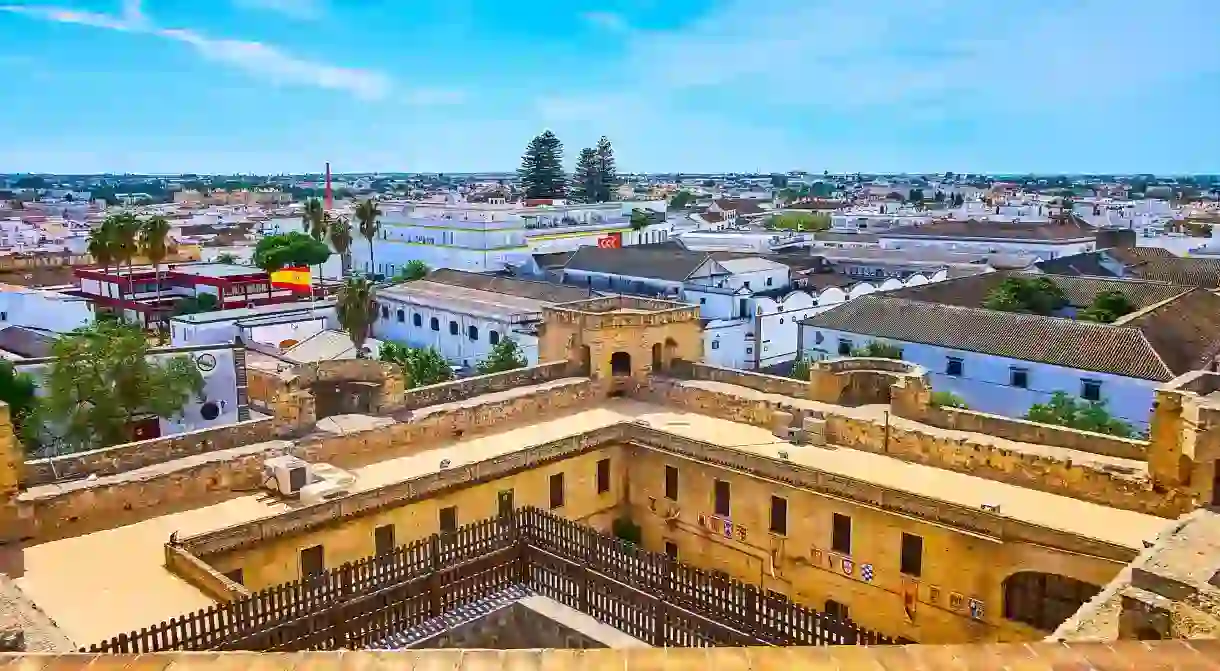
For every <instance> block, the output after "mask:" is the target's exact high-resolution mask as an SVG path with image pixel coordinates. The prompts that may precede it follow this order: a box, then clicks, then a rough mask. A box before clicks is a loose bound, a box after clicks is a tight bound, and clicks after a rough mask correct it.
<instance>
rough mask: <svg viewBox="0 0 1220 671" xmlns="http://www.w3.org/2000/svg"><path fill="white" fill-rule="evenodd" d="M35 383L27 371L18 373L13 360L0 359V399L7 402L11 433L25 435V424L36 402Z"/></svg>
mask: <svg viewBox="0 0 1220 671" xmlns="http://www.w3.org/2000/svg"><path fill="white" fill-rule="evenodd" d="M37 386H38V385H37V383H35V381H34V378H33V376H31V375H30V374H29V373H19V372H17V369H16V368H14V367H13V362H12V361H9V360H7V359H0V401H4V402H5V403H7V404H8V411H9V417H11V418H12V422H13V433H15V434H16V435H18V436H25V435H26V431H25V424H26V420H27V419H28V418H29V416H30V413H31V412H32V411H33V410H34V407H35V405H36V404H37V402H38V397H37V395H36V389H37Z"/></svg>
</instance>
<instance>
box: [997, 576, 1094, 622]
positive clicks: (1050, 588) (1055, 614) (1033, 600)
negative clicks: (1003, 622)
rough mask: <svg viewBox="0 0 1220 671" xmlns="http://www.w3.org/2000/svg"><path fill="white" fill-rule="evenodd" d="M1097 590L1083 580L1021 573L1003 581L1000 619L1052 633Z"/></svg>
mask: <svg viewBox="0 0 1220 671" xmlns="http://www.w3.org/2000/svg"><path fill="white" fill-rule="evenodd" d="M1100 591H1101V588H1100V587H1098V586H1097V585H1094V584H1091V583H1087V582H1084V581H1083V580H1076V579H1075V578H1068V577H1067V576H1062V575H1058V574H1055V573H1039V572H1037V571H1021V572H1019V573H1014V574H1012V575H1010V576H1008V577H1007V578H1005V579H1004V583H1003V592H1004V618H1005V619H1008V620H1012V621H1014V622H1021V623H1023V624H1027V625H1029V626H1031V627H1033V628H1035V629H1039V630H1041V631H1046V632H1052V631H1054V630H1055V629H1056V628H1057V627H1058V626H1059V625H1061V624H1063V622H1064V621H1065V620H1067V619H1068V618H1069V617H1071V616H1072V615H1073V614H1074V613H1075V612H1076V611H1077V610H1079V609H1080V607H1081V606H1082V605H1084V604H1085V603H1086V602H1087V601H1088V600H1089V599H1092V598H1093V597H1094V596H1096V595H1097V593H1098V592H1100Z"/></svg>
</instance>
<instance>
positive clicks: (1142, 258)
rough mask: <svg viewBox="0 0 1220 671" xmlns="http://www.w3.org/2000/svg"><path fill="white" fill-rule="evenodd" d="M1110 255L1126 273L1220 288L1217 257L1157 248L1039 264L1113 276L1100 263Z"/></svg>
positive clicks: (1056, 270) (1061, 271) (1055, 270)
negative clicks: (1174, 253)
mask: <svg viewBox="0 0 1220 671" xmlns="http://www.w3.org/2000/svg"><path fill="white" fill-rule="evenodd" d="M1105 257H1110V258H1112V259H1114V260H1115V261H1116V262H1118V263H1119V264H1121V265H1122V267H1123V272H1124V273H1125V274H1126V275H1127V276H1131V277H1137V278H1140V279H1145V280H1152V281H1157V282H1172V283H1174V284H1182V285H1186V286H1192V287H1208V288H1211V289H1215V288H1217V287H1220V259H1208V258H1198V257H1180V256H1174V255H1173V254H1172V253H1170V252H1169V251H1168V250H1166V249H1161V248H1159V247H1113V248H1110V249H1105V250H1102V251H1098V252H1087V253H1084V254H1073V255H1071V256H1062V257H1059V258H1057V259H1050V260H1047V261H1043V262H1041V263H1039V264H1038V268H1039V269H1040V270H1042V272H1045V273H1050V274H1053V275H1100V276H1109V277H1113V276H1114V272H1113V271H1112V270H1110V269H1109V268H1106V267H1105V266H1104V265H1103V261H1104V259H1105Z"/></svg>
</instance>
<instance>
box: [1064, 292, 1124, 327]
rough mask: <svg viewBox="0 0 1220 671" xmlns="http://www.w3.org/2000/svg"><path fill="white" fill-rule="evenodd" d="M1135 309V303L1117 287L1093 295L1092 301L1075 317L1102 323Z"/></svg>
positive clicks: (1111, 320)
mask: <svg viewBox="0 0 1220 671" xmlns="http://www.w3.org/2000/svg"><path fill="white" fill-rule="evenodd" d="M1134 310H1135V305H1134V304H1133V303H1132V302H1131V299H1129V298H1127V295H1126V294H1124V293H1123V292H1121V291H1119V290H1117V289H1110V290H1108V291H1103V292H1101V293H1099V294H1097V295H1096V296H1094V297H1093V303H1092V304H1091V305H1089V307H1087V308H1085V309H1084V310H1081V311H1080V313H1079V314H1077V315H1076V318H1077V319H1081V320H1084V321H1090V322H1100V323H1102V324H1109V323H1112V322H1113V321H1114V320H1116V319H1118V318H1119V317H1122V316H1123V315H1125V314H1129V313H1131V312H1133V311H1134Z"/></svg>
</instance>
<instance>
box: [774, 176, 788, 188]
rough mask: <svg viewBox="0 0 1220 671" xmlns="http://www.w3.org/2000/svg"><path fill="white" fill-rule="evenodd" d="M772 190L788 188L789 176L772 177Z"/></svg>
mask: <svg viewBox="0 0 1220 671" xmlns="http://www.w3.org/2000/svg"><path fill="white" fill-rule="evenodd" d="M771 188H773V189H786V188H788V176H787V175H771Z"/></svg>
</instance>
